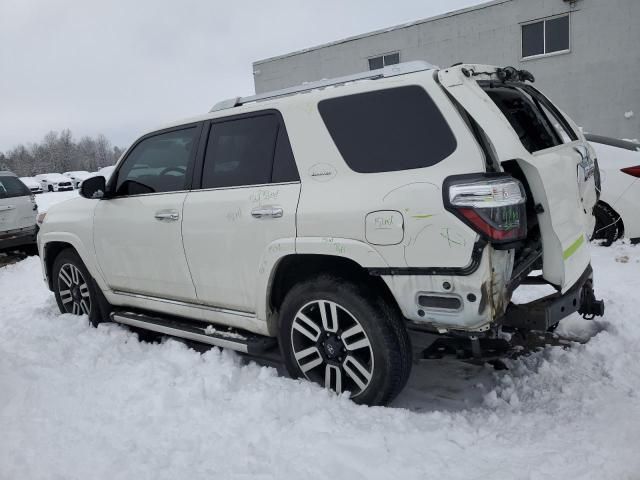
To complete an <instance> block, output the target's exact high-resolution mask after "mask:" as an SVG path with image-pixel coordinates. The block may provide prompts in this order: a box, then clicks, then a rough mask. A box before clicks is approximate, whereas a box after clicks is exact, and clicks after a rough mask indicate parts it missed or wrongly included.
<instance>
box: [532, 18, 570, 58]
mask: <svg viewBox="0 0 640 480" xmlns="http://www.w3.org/2000/svg"><path fill="white" fill-rule="evenodd" d="M568 51H569V15H563V16H561V17H554V18H549V19H546V20H540V21H538V22H533V23H527V24H525V25H522V58H528V57H536V56H539V55H548V54H550V53H558V52H568Z"/></svg>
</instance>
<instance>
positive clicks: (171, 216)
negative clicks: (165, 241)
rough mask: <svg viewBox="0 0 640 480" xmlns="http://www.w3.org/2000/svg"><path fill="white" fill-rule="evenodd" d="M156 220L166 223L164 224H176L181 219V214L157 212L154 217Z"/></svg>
mask: <svg viewBox="0 0 640 480" xmlns="http://www.w3.org/2000/svg"><path fill="white" fill-rule="evenodd" d="M154 217H155V219H156V220H160V221H164V222H175V221H176V220H178V219H179V218H180V214H179V213H178V212H173V211H171V212H156V214H155V215H154Z"/></svg>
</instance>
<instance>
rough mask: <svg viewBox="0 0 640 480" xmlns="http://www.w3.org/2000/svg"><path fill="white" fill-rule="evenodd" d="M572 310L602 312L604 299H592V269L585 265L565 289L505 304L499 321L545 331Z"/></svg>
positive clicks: (585, 313) (588, 313)
mask: <svg viewBox="0 0 640 480" xmlns="http://www.w3.org/2000/svg"><path fill="white" fill-rule="evenodd" d="M574 312H578V313H580V314H582V316H584V317H585V318H593V317H596V316H602V315H603V314H604V302H603V301H602V300H596V298H595V295H594V292H593V269H592V268H591V265H589V266H588V267H587V268H586V269H585V271H584V272H583V273H582V275H581V276H580V278H579V279H578V281H577V282H576V283H575V284H574V285H573V287H571V288H570V289H569V290H568V291H567V292H565V293H564V294H561V293H560V292H556V293H553V294H551V295H547V296H546V297H542V298H539V299H537V300H534V301H532V302H529V303H524V304H519V305H516V304H513V303H510V304H509V305H508V306H507V309H506V311H505V314H504V315H503V317H502V318H501V319H500V320H499V323H500V324H501V325H503V326H506V327H512V328H518V329H523V330H539V331H547V330H548V329H549V328H551V327H554V326H555V325H557V324H558V322H559V321H560V320H562V319H563V318H565V317H567V316H569V315H571V314H572V313H574Z"/></svg>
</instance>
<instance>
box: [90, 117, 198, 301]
mask: <svg viewBox="0 0 640 480" xmlns="http://www.w3.org/2000/svg"><path fill="white" fill-rule="evenodd" d="M201 128H202V127H201V124H192V125H188V126H185V127H180V128H177V129H172V130H168V131H166V130H165V131H162V132H159V133H155V134H151V135H147V136H146V137H143V138H142V139H141V140H140V141H139V142H138V143H137V144H136V145H135V146H134V147H133V148H132V149H131V151H130V152H129V153H128V154H127V157H126V158H125V159H124V160H123V162H121V163H120V164H119V167H118V170H117V171H116V172H115V173H114V175H113V177H112V178H111V180H110V182H109V186H108V188H107V190H108V195H107V198H104V199H102V200H100V201H99V203H98V205H97V207H96V210H95V213H94V246H95V251H96V257H97V259H98V263H99V265H100V269H101V270H102V272H103V274H104V277H105V279H106V281H107V283H108V285H109V287H110V288H111V289H113V290H115V291H118V292H122V293H134V294H141V295H146V296H151V297H158V298H162V299H170V300H179V301H186V302H195V301H196V295H195V289H194V287H193V283H192V282H191V275H190V273H189V268H188V266H187V260H186V257H185V254H184V249H183V247H182V233H181V225H182V207H183V204H184V200H185V198H186V197H187V191H188V189H189V188H190V183H191V176H192V172H193V164H194V160H195V153H196V150H197V145H198V140H199V136H200V131H201Z"/></svg>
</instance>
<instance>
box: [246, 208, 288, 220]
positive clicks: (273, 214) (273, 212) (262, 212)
mask: <svg viewBox="0 0 640 480" xmlns="http://www.w3.org/2000/svg"><path fill="white" fill-rule="evenodd" d="M283 214H284V210H282V207H277V206H272V207H256V208H254V209H253V210H251V216H252V217H253V218H280V217H282V215H283Z"/></svg>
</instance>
